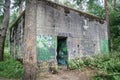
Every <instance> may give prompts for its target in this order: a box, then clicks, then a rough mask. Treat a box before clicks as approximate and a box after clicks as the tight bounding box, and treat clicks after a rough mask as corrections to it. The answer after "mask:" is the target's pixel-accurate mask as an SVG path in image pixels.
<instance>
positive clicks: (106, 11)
mask: <svg viewBox="0 0 120 80" xmlns="http://www.w3.org/2000/svg"><path fill="white" fill-rule="evenodd" d="M104 8H105V17H106V18H105V19H106V22H107V33H108V46H109V49H110V50H111V47H110V46H111V44H110V25H109V22H110V20H109V8H108V0H104Z"/></svg>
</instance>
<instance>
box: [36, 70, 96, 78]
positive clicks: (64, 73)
mask: <svg viewBox="0 0 120 80" xmlns="http://www.w3.org/2000/svg"><path fill="white" fill-rule="evenodd" d="M94 73H95V70H90V69H84V70H82V71H80V70H60V71H58V73H57V74H52V73H49V72H42V73H40V74H39V77H38V79H37V80H90V79H91V77H92V76H93V74H94Z"/></svg>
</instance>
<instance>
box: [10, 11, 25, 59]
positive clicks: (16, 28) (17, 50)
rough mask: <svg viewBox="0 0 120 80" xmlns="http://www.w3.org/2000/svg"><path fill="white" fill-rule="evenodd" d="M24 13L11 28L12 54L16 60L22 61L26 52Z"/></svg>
mask: <svg viewBox="0 0 120 80" xmlns="http://www.w3.org/2000/svg"><path fill="white" fill-rule="evenodd" d="M24 24H25V15H24V12H23V13H22V14H21V15H20V16H19V18H18V19H17V20H16V21H15V23H14V24H13V25H12V26H11V28H10V54H11V56H13V57H14V58H18V59H22V58H23V51H24Z"/></svg>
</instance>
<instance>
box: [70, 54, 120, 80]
mask: <svg viewBox="0 0 120 80" xmlns="http://www.w3.org/2000/svg"><path fill="white" fill-rule="evenodd" d="M84 67H89V68H92V69H97V73H96V74H95V76H94V77H93V80H120V52H113V53H110V54H99V55H96V56H94V57H86V58H84V60H79V59H76V60H71V61H69V68H70V69H82V68H84Z"/></svg>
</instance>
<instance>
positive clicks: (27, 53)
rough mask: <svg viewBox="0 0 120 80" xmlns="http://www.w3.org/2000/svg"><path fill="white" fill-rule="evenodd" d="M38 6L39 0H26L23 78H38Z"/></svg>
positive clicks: (26, 79)
mask: <svg viewBox="0 0 120 80" xmlns="http://www.w3.org/2000/svg"><path fill="white" fill-rule="evenodd" d="M36 7H37V0H26V10H25V15H26V16H25V35H24V39H25V41H24V42H25V47H24V58H23V70H24V71H23V80H36V66H37V56H36V46H35V45H36V10H37V8H36Z"/></svg>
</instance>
